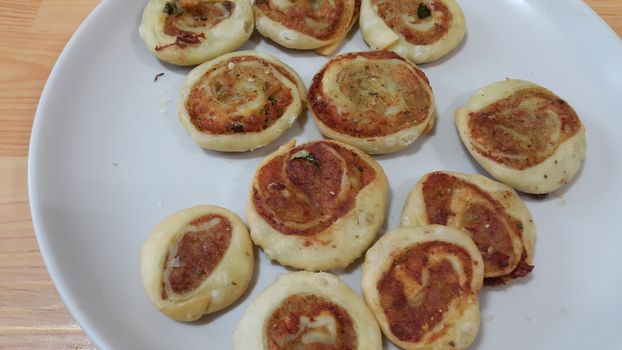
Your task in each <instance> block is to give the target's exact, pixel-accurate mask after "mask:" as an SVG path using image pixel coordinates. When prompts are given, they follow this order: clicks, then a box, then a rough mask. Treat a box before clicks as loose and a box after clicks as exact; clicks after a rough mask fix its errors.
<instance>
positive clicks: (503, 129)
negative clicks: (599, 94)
mask: <svg viewBox="0 0 622 350" xmlns="http://www.w3.org/2000/svg"><path fill="white" fill-rule="evenodd" d="M530 98H531V99H539V100H541V101H542V102H541V103H540V104H539V107H538V108H537V109H536V110H535V111H527V110H525V109H523V108H519V106H520V104H521V102H522V101H523V100H525V99H530ZM551 113H553V114H555V115H556V116H557V117H558V120H559V122H560V124H561V135H560V137H559V138H558V139H557V140H556V141H555V142H553V141H552V140H551V132H552V130H551V129H552V126H551V125H547V124H546V115H547V114H551ZM468 128H469V133H470V134H471V136H472V137H473V139H475V140H476V141H477V142H476V143H474V144H473V146H474V149H475V151H476V152H478V153H479V154H481V155H482V156H484V157H486V158H488V159H491V160H493V161H495V162H497V163H500V164H504V165H505V166H508V167H510V168H513V169H519V170H524V169H527V168H530V167H533V166H535V165H537V164H539V163H541V162H543V161H544V160H546V159H547V158H549V157H550V156H552V155H553V154H554V153H555V151H556V150H557V148H559V146H560V145H561V144H562V143H564V142H565V141H566V140H568V139H569V138H571V137H572V136H574V135H576V134H577V133H578V132H579V130H580V129H581V121H580V120H579V117H578V116H577V114H576V112H575V111H574V110H573V109H572V107H571V106H570V105H568V104H567V103H566V102H565V101H564V100H562V99H560V98H559V97H557V96H556V95H555V94H553V93H551V92H550V91H548V90H546V89H544V88H540V87H534V88H527V89H522V90H519V91H517V92H514V93H513V94H512V95H510V96H508V97H506V98H504V99H502V100H499V101H497V102H495V103H492V104H490V105H488V106H486V107H484V108H483V109H481V110H478V111H474V112H471V113H469V120H468ZM507 130H512V131H513V132H516V133H518V134H521V135H523V136H526V138H527V141H522V142H520V140H517V139H516V138H515V137H513V136H512V133H510V132H507ZM550 146H553V147H550ZM547 149H548V152H547V151H546V150H547Z"/></svg>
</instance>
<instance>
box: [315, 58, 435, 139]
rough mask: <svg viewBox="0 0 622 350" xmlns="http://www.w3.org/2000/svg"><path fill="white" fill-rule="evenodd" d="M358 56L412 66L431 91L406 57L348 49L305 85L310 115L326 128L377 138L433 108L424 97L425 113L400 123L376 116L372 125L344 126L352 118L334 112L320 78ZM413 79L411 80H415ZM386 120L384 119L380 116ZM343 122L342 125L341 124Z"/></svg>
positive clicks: (420, 117)
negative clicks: (368, 126)
mask: <svg viewBox="0 0 622 350" xmlns="http://www.w3.org/2000/svg"><path fill="white" fill-rule="evenodd" d="M358 57H363V58H366V59H369V60H399V61H402V62H404V63H406V64H408V66H409V67H410V68H412V69H410V72H411V73H412V72H414V73H415V74H416V77H418V78H420V80H422V81H423V82H425V84H426V85H427V88H428V89H429V90H431V87H430V81H429V80H428V78H427V76H426V75H425V73H423V71H421V70H419V69H418V68H417V67H416V66H415V65H413V64H412V63H410V62H409V61H408V60H406V59H404V58H403V57H401V56H399V55H398V54H396V53H395V52H392V51H369V52H351V53H347V54H343V55H340V56H337V57H335V58H333V59H331V60H330V61H329V62H328V63H327V64H326V65H324V67H322V69H320V71H319V72H318V73H316V75H315V76H314V77H313V80H312V83H311V87H310V88H309V92H308V97H307V100H308V102H309V108H310V109H311V111H312V112H313V114H314V116H315V117H316V118H318V119H319V120H320V121H321V122H322V123H324V124H325V125H326V126H327V127H329V128H330V129H332V130H335V131H337V132H339V133H341V134H345V135H348V136H353V137H361V138H371V137H381V136H386V135H390V134H394V133H396V132H399V131H401V130H404V129H408V128H410V127H412V126H413V124H419V123H422V122H424V121H425V120H426V117H427V114H428V113H427V111H429V108H433V106H432V103H431V98H428V102H429V105H427V110H426V111H425V113H416V114H415V115H414V116H415V117H414V120H413V118H406V119H403V120H401V121H402V122H401V123H400V124H399V125H393V124H392V123H390V122H388V121H386V120H383V119H378V120H375V121H376V123H375V125H374V126H373V127H370V128H367V129H365V130H360V129H356V128H354V127H352V126H349V125H348V120H349V119H350V118H352V117H353V115H351V114H350V113H344V114H339V113H338V112H337V109H336V106H335V105H334V104H333V103H332V101H331V100H330V98H328V97H327V96H326V95H325V94H324V92H323V91H322V80H323V79H324V75H325V73H326V70H327V69H328V68H329V67H330V66H331V65H333V64H338V63H339V62H343V61H350V60H354V59H356V58H358ZM416 79H417V78H414V79H413V80H416ZM384 119H387V118H384ZM344 124H345V125H344Z"/></svg>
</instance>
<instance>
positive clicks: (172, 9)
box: [163, 1, 179, 16]
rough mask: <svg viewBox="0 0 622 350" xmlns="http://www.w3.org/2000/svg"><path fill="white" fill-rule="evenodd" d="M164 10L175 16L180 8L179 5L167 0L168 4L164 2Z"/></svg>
mask: <svg viewBox="0 0 622 350" xmlns="http://www.w3.org/2000/svg"><path fill="white" fill-rule="evenodd" d="M163 11H164V13H166V14H167V15H170V16H174V15H176V14H178V13H179V9H178V8H177V5H176V4H175V3H174V2H170V1H167V2H166V4H164V10H163Z"/></svg>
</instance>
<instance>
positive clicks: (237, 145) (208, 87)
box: [177, 51, 306, 152]
mask: <svg viewBox="0 0 622 350" xmlns="http://www.w3.org/2000/svg"><path fill="white" fill-rule="evenodd" d="M305 98H306V91H305V87H304V85H303V83H302V81H301V80H300V77H299V76H298V74H296V72H294V71H293V70H292V69H291V68H290V67H288V66H287V65H285V64H284V63H283V62H281V61H280V60H279V59H278V58H276V57H274V56H272V55H268V54H263V53H259V52H256V51H238V52H233V53H230V54H227V55H223V56H221V57H219V58H217V59H214V60H212V61H209V62H205V63H203V64H201V65H200V66H198V67H196V68H194V69H193V70H192V71H191V72H190V73H188V76H187V77H186V79H185V80H184V82H183V83H182V86H181V91H180V94H179V101H178V105H177V112H178V114H179V119H180V120H181V122H182V124H183V125H184V126H185V127H186V129H187V130H188V132H190V135H191V136H192V138H193V139H194V140H195V141H196V142H197V143H198V144H199V145H200V146H201V147H204V148H208V149H213V150H217V151H224V152H244V151H248V150H253V149H255V148H259V147H262V146H265V145H267V144H268V143H270V142H272V141H274V140H276V139H277V138H278V137H279V136H281V134H283V133H284V132H285V131H286V130H287V129H289V128H290V127H291V126H292V124H293V122H294V121H295V120H296V118H297V117H298V115H300V113H302V109H303V106H304V99H305Z"/></svg>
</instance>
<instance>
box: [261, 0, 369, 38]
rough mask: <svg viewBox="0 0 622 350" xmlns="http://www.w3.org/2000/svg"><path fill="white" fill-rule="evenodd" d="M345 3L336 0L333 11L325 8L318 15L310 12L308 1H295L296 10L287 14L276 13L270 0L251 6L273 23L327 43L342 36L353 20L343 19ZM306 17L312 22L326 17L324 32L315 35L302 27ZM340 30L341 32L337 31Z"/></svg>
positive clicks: (305, 27)
mask: <svg viewBox="0 0 622 350" xmlns="http://www.w3.org/2000/svg"><path fill="white" fill-rule="evenodd" d="M346 1H347V0H336V1H335V3H336V7H335V8H334V9H332V8H327V9H324V10H325V11H324V12H320V13H315V12H313V11H312V10H311V8H310V7H311V5H310V4H309V0H297V1H296V5H297V8H295V9H290V10H289V11H287V12H282V11H278V10H277V9H276V8H275V7H274V6H272V5H271V0H256V1H255V4H254V5H253V6H254V7H255V8H256V9H259V10H261V11H262V12H263V14H265V15H266V16H267V17H269V18H270V19H272V20H273V21H276V22H278V23H280V24H281V25H283V26H285V27H287V28H289V29H292V30H295V31H297V32H300V33H303V34H305V35H308V36H310V37H313V38H316V39H318V40H324V41H328V40H331V39H335V38H338V37H340V36H342V35H344V34H345V31H347V30H348V28H350V26H351V22H352V20H353V18H350V17H348V18H344V17H345V16H346V15H347V14H346V13H345V11H346ZM357 2H358V3H359V7H360V0H357ZM325 3H327V2H325ZM355 7H356V6H355ZM354 12H355V13H356V12H357V10H356V9H355V11H354ZM307 17H311V18H313V19H314V20H321V19H325V18H326V17H328V18H329V19H330V20H329V25H328V27H327V28H326V30H324V31H322V32H320V33H316V32H314V31H313V30H311V28H309V27H307V26H305V25H304V19H305V18H307ZM340 28H341V29H342V30H339V29H340Z"/></svg>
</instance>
